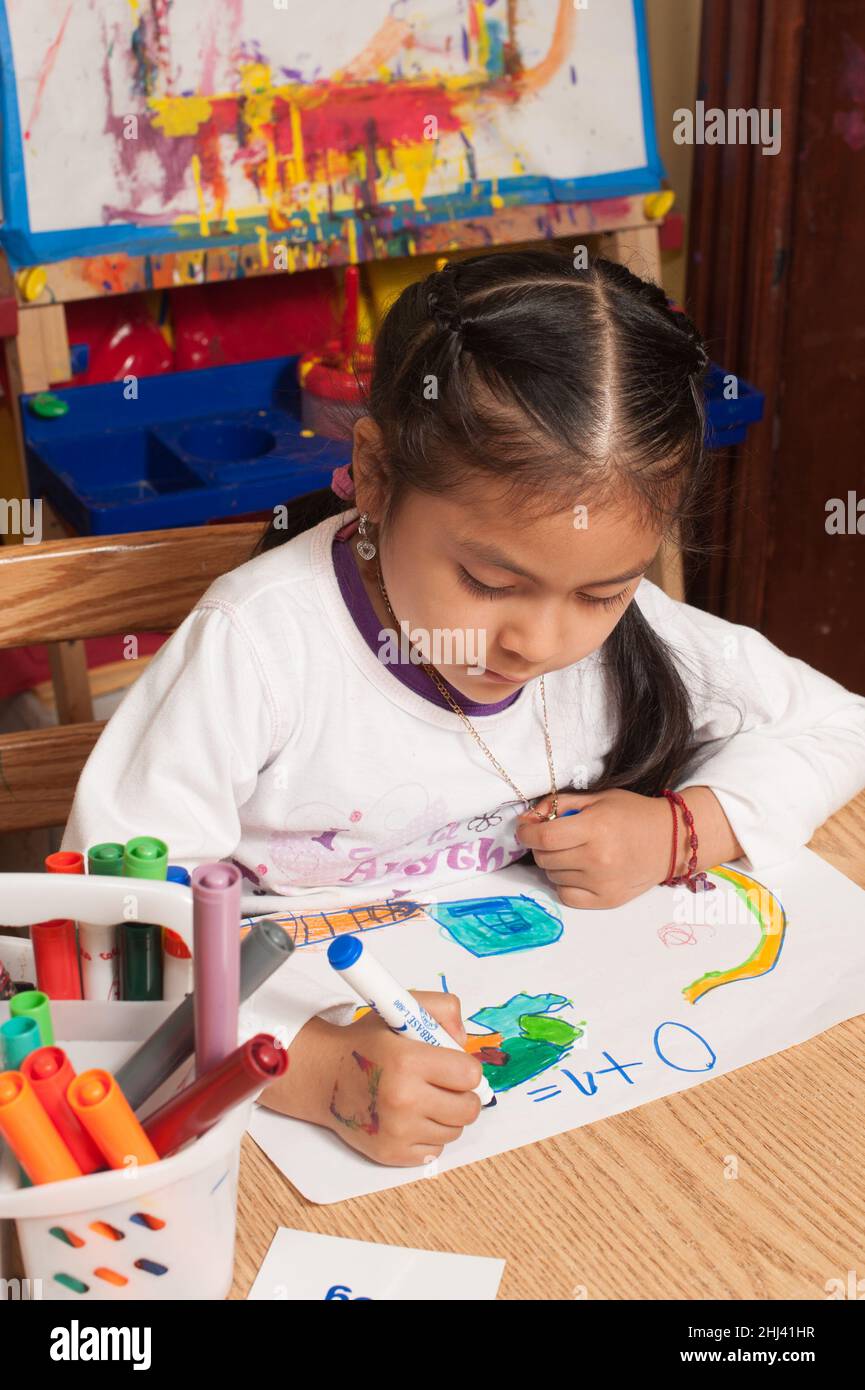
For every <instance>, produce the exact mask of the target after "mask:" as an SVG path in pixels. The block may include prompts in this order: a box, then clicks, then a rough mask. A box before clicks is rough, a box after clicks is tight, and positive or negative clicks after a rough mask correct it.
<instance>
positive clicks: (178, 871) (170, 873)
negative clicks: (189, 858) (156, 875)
mask: <svg viewBox="0 0 865 1390" xmlns="http://www.w3.org/2000/svg"><path fill="white" fill-rule="evenodd" d="M165 877H166V878H167V879H168V882H169V883H183V884H185V885H186V887H187V888H188V887H189V882H190V879H189V870H188V869H184V867H183V865H182V864H169V866H168V869H167V871H166V874H165Z"/></svg>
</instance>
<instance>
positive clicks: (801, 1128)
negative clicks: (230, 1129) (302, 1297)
mask: <svg viewBox="0 0 865 1390" xmlns="http://www.w3.org/2000/svg"><path fill="white" fill-rule="evenodd" d="M810 848H811V849H813V850H814V851H815V852H816V853H818V854H819V855H820V856H821V857H822V858H823V859H826V860H827V861H828V862H829V863H830V864H833V865H834V866H835V867H836V868H837V869H840V870H841V872H842V873H844V874H846V875H847V877H848V878H851V879H852V880H853V881H854V882H855V883H858V884H859V886H860V887H862V888H865V792H862V793H861V794H860V795H859V796H858V797H856V798H855V800H853V801H851V802H850V803H849V804H848V805H847V806H845V807H844V809H843V810H842V811H839V812H838V814H837V815H835V816H833V817H832V818H831V820H829V821H827V822H826V824H825V825H824V826H822V827H821V828H820V830H819V831H818V832H817V833H816V835H815V836H814V838H813V839H812V840H811V842H810ZM862 929H863V931H865V920H863V924H862ZM863 1007H865V1001H863ZM863 1053H865V1014H861V1015H860V1016H859V1017H858V1018H855V1019H851V1020H849V1021H848V1022H847V1023H841V1024H838V1026H837V1027H835V1028H832V1029H830V1031H829V1032H828V1033H823V1034H822V1035H820V1036H819V1037H816V1038H813V1039H812V1040H811V1041H810V1042H806V1043H802V1044H801V1045H800V1046H799V1047H794V1048H790V1049H789V1050H788V1051H786V1052H781V1053H779V1054H777V1055H776V1056H774V1057H767V1058H765V1059H763V1060H762V1061H759V1062H752V1063H751V1064H750V1065H749V1066H747V1067H745V1068H743V1069H742V1070H740V1071H737V1072H734V1073H732V1074H730V1075H728V1076H720V1077H718V1078H717V1079H716V1080H714V1081H711V1082H709V1083H706V1084H703V1085H699V1086H694V1087H693V1088H692V1089H691V1090H689V1091H684V1092H681V1093H680V1094H679V1095H674V1096H668V1097H666V1098H665V1099H662V1100H656V1101H653V1102H651V1103H650V1104H648V1105H643V1106H641V1107H640V1108H639V1109H638V1110H632V1111H630V1112H628V1113H627V1114H624V1115H615V1116H613V1117H611V1118H610V1119H606V1120H598V1121H596V1122H594V1123H593V1124H587V1125H584V1126H582V1128H580V1129H575V1130H572V1131H571V1132H570V1133H569V1134H561V1135H559V1136H558V1137H556V1138H554V1139H545V1140H543V1141H542V1142H541V1143H537V1144H529V1145H527V1146H526V1147H525V1148H522V1149H516V1150H514V1151H513V1152H512V1153H505V1154H499V1155H498V1156H497V1157H495V1158H488V1159H485V1160H484V1162H483V1163H474V1164H469V1165H468V1166H467V1167H465V1168H458V1169H456V1170H455V1171H454V1172H450V1173H442V1174H440V1175H439V1176H438V1177H436V1178H435V1179H434V1180H432V1181H425V1182H420V1181H419V1182H416V1183H412V1184H411V1185H410V1186H407V1187H398V1188H393V1189H391V1190H390V1191H387V1192H376V1193H373V1194H371V1195H370V1196H368V1197H359V1198H355V1199H353V1200H351V1201H347V1202H338V1203H336V1204H334V1205H331V1206H315V1205H314V1204H313V1203H311V1202H307V1201H306V1200H305V1198H303V1197H301V1196H300V1195H299V1194H298V1193H297V1192H295V1190H294V1188H293V1187H291V1186H290V1184H289V1183H288V1181H287V1179H286V1178H285V1177H283V1175H282V1173H281V1172H280V1171H279V1169H278V1168H276V1167H275V1165H274V1164H273V1163H271V1161H270V1159H268V1158H267V1157H265V1155H264V1154H263V1153H262V1152H261V1150H260V1149H259V1148H258V1146H257V1145H256V1144H255V1143H254V1142H253V1140H252V1139H250V1137H249V1135H247V1136H246V1137H245V1138H244V1141H243V1152H242V1157H241V1168H240V1193H239V1208H238V1233H237V1257H236V1263H235V1281H234V1286H233V1288H232V1292H231V1295H230V1297H231V1298H245V1297H246V1295H247V1293H248V1291H249V1289H250V1287H251V1285H252V1282H253V1280H254V1278H255V1275H256V1273H257V1272H258V1269H259V1267H260V1265H261V1263H262V1260H263V1259H264V1256H265V1252H266V1250H267V1248H268V1246H269V1244H270V1242H271V1240H272V1238H273V1235H274V1233H275V1231H276V1228H277V1227H278V1226H290V1227H293V1228H295V1229H297V1230H303V1231H320V1232H321V1233H323V1234H325V1235H340V1236H350V1237H354V1238H355V1239H360V1240H372V1241H377V1242H381V1243H388V1244H392V1245H405V1246H415V1247H419V1248H422V1249H426V1250H446V1251H448V1250H449V1251H457V1252H460V1253H464V1254H470V1255H494V1256H498V1257H499V1258H504V1259H505V1260H506V1261H507V1264H506V1267H505V1272H504V1278H503V1279H502V1284H501V1289H500V1292H499V1297H500V1298H509V1299H573V1298H591V1299H706V1298H727V1299H747V1298H753V1299H760V1300H763V1299H792V1298H804V1299H816V1300H823V1299H825V1297H826V1288H825V1285H826V1281H827V1280H828V1279H834V1278H837V1279H842V1280H844V1282H845V1284H846V1281H847V1271H848V1270H851V1269H853V1270H857V1271H858V1277H862V1276H863V1274H865V1184H863V1182H862V1174H863V1172H865V1086H863V1083H862V1056H863ZM730 1154H734V1155H736V1157H737V1159H738V1177H737V1178H736V1179H735V1180H731V1179H729V1178H725V1176H724V1173H725V1166H726V1165H725V1156H726V1155H730Z"/></svg>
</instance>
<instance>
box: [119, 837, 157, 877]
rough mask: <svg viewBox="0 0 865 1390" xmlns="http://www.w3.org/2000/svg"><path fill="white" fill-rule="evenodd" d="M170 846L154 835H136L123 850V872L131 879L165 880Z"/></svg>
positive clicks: (127, 842)
mask: <svg viewBox="0 0 865 1390" xmlns="http://www.w3.org/2000/svg"><path fill="white" fill-rule="evenodd" d="M167 869H168V846H167V844H166V843H165V841H164V840H157V839H155V838H154V836H152V835H136V836H135V838H134V839H132V840H127V841H126V844H125V846H124V850H123V872H124V874H126V875H127V876H128V877H129V878H165V874H166V871H167Z"/></svg>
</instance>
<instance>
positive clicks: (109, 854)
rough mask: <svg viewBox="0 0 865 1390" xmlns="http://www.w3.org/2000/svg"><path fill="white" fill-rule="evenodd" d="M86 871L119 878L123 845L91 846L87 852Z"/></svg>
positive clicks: (121, 870) (121, 869)
mask: <svg viewBox="0 0 865 1390" xmlns="http://www.w3.org/2000/svg"><path fill="white" fill-rule="evenodd" d="M87 871H88V873H91V874H106V875H110V876H112V877H114V878H119V877H120V875H121V874H122V873H123V845H118V844H111V843H106V844H102V845H92V846H91V847H90V849H89V850H88V851H87Z"/></svg>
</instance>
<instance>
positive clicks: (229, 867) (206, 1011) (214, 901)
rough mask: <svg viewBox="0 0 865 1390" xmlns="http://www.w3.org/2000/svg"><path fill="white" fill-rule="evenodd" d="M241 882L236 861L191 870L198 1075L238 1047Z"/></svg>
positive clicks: (202, 865)
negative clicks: (235, 864)
mask: <svg viewBox="0 0 865 1390" xmlns="http://www.w3.org/2000/svg"><path fill="white" fill-rule="evenodd" d="M240 883H241V874H240V870H239V869H238V868H236V867H235V866H234V865H233V864H223V863H214V864H201V865H199V867H198V868H197V869H195V870H193V874H192V930H193V936H192V941H193V952H192V967H193V975H194V980H195V994H194V999H195V1074H196V1076H204V1074H205V1072H208V1071H210V1069H211V1068H212V1067H215V1066H218V1065H219V1063H220V1062H221V1061H222V1059H223V1058H224V1057H227V1056H228V1054H229V1053H230V1052H234V1050H235V1048H236V1047H237V1012H238V1008H239V1006H240Z"/></svg>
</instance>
